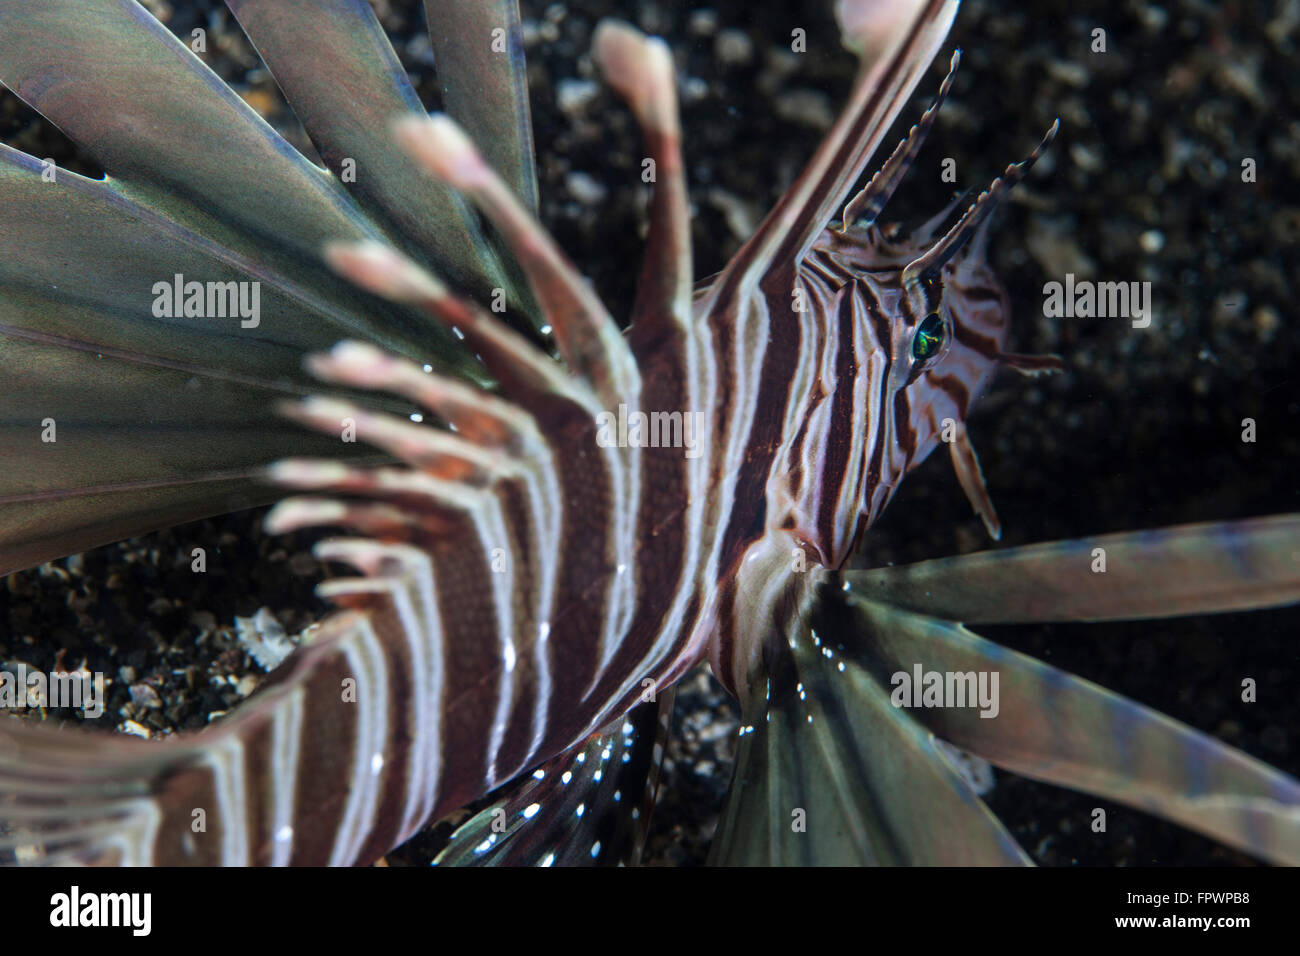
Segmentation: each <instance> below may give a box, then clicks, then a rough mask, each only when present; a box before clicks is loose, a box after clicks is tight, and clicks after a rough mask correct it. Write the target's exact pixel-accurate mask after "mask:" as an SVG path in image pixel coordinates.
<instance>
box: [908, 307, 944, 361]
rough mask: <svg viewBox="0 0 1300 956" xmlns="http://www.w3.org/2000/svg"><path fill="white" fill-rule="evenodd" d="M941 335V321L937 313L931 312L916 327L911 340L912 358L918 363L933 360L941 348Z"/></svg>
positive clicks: (942, 333)
mask: <svg viewBox="0 0 1300 956" xmlns="http://www.w3.org/2000/svg"><path fill="white" fill-rule="evenodd" d="M943 335H944V332H943V319H941V318H939V314H938V313H937V312H931V313H930V314H929V315H927V316H926V317H925V318H924V319H922V320H921V324H920V325H918V326H917V327H916V335H915V336H913V338H912V358H914V359H916V360H917V361H918V362H924V361H925V360H926V359H928V358H933V357H934V356H935V355H937V354H938V352H939V349H941V348H942V347H943Z"/></svg>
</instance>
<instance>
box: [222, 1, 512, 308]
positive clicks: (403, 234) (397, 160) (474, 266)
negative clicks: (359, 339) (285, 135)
mask: <svg viewBox="0 0 1300 956" xmlns="http://www.w3.org/2000/svg"><path fill="white" fill-rule="evenodd" d="M229 6H230V9H231V11H232V12H233V13H234V14H235V16H236V17H237V18H238V19H239V22H240V25H241V26H242V27H243V28H244V32H245V33H247V34H248V37H249V39H250V40H251V41H252V42H253V45H254V46H255V47H256V48H257V52H258V53H259V54H260V55H261V57H262V60H263V61H264V62H265V63H266V65H267V68H268V69H269V70H270V71H271V74H272V76H274V77H275V81H276V83H278V84H279V86H280V89H281V90H283V91H284V95H285V99H286V100H287V101H288V103H289V106H290V107H292V109H293V111H294V114H295V115H296V116H297V117H298V119H299V120H300V121H301V122H302V124H303V127H304V128H305V129H306V130H307V133H308V135H310V136H311V138H312V142H313V143H314V144H315V145H316V148H317V150H318V151H319V153H320V156H321V159H322V160H323V161H324V163H325V165H326V167H327V168H328V169H329V170H330V171H331V172H332V173H334V175H335V176H337V177H339V182H341V183H342V184H343V186H344V187H345V188H346V189H347V190H348V191H349V192H350V193H351V194H352V195H353V196H354V197H355V198H356V199H357V201H358V202H359V203H360V204H361V206H362V207H363V208H364V209H365V210H366V211H367V212H368V213H369V214H370V215H371V216H373V217H374V219H375V220H376V221H377V222H378V223H382V224H383V226H384V227H385V229H386V232H387V235H388V237H389V239H390V240H391V241H395V242H398V243H400V244H401V245H402V246H403V248H404V249H405V250H406V251H407V252H408V253H409V254H412V255H414V256H415V257H416V258H418V259H423V260H424V261H426V262H427V263H429V264H430V265H432V266H434V267H435V268H436V269H437V270H438V272H439V273H440V274H441V275H442V276H444V277H445V278H446V279H447V280H448V281H449V282H451V283H453V284H454V285H456V286H458V287H459V288H461V289H463V290H465V291H466V292H468V293H470V294H473V295H475V296H477V297H480V298H483V299H486V298H488V297H489V296H490V295H491V293H492V290H493V289H494V288H499V287H504V286H506V280H505V277H504V274H503V272H502V269H501V265H500V263H499V262H498V261H497V257H496V252H495V251H494V250H493V249H492V247H491V246H490V245H489V244H488V241H487V239H486V237H485V236H484V235H483V233H482V231H481V230H480V229H479V227H478V223H477V221H476V220H475V219H474V218H473V215H472V213H471V211H470V209H469V207H468V206H467V205H466V204H465V202H464V201H463V200H462V199H461V198H460V197H459V196H457V195H456V194H455V193H454V192H453V191H452V190H450V189H448V188H446V187H445V186H442V185H441V184H439V183H431V182H429V181H428V179H427V177H425V176H424V174H423V173H422V172H421V171H420V170H419V169H417V168H416V166H415V164H414V163H412V162H411V160H410V159H409V158H408V157H406V156H405V155H404V154H403V153H402V152H401V151H400V150H397V149H395V148H394V147H393V143H392V134H391V131H390V127H391V124H392V121H393V120H394V119H395V118H396V117H398V116H401V115H403V114H405V113H417V114H420V115H423V113H424V108H423V106H422V104H421V103H420V99H419V97H418V96H417V95H416V93H415V90H414V88H413V87H412V86H411V83H410V80H409V79H408V78H407V76H406V73H405V71H404V70H403V69H402V66H401V64H400V63H399V62H398V59H397V55H396V54H395V53H394V52H393V48H392V46H391V45H390V44H389V42H388V38H387V36H385V35H384V31H383V29H382V27H380V25H379V22H378V20H377V19H376V17H375V14H374V11H373V10H372V9H371V6H370V4H369V3H367V2H366V0H322V2H317V3H311V4H304V3H299V2H292V0H229ZM458 46H460V47H462V48H468V49H473V44H472V43H471V42H470V38H468V37H462V38H461V41H460V43H459V44H458ZM506 61H507V58H504V57H502V58H498V59H496V60H494V61H492V62H493V63H494V64H497V65H501V66H504V64H505V62H506ZM322 64H329V72H328V76H325V75H323V74H322V72H321V65H322ZM506 72H508V73H509V72H511V71H510V69H509V68H508V67H507V68H506ZM514 145H518V144H514ZM526 145H527V147H528V148H529V149H531V142H530V143H528V144H526ZM530 157H531V153H530ZM511 291H512V292H513V291H514V290H511Z"/></svg>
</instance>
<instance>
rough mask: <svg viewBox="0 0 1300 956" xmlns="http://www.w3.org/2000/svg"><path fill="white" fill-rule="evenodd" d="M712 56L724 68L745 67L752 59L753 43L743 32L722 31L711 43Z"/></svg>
mask: <svg viewBox="0 0 1300 956" xmlns="http://www.w3.org/2000/svg"><path fill="white" fill-rule="evenodd" d="M713 55H714V56H716V57H717V58H718V60H719V61H720V62H721V63H722V64H723V65H724V66H746V65H748V64H749V63H750V62H752V61H753V59H754V41H753V40H751V39H750V38H749V34H748V33H746V32H745V31H744V30H736V29H729V30H723V31H722V32H721V33H719V34H718V36H717V39H716V40H714V41H713Z"/></svg>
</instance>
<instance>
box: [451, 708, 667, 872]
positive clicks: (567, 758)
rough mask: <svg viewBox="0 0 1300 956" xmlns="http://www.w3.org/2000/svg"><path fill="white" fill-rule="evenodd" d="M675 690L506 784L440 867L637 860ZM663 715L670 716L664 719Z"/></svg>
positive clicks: (457, 837) (455, 840) (462, 831)
mask: <svg viewBox="0 0 1300 956" xmlns="http://www.w3.org/2000/svg"><path fill="white" fill-rule="evenodd" d="M673 696H674V695H673V692H672V691H671V690H669V691H668V693H666V694H661V695H659V697H658V700H657V702H655V703H644V704H640V705H638V706H637V707H635V708H633V709H632V710H631V711H630V712H629V713H628V715H627V716H626V717H624V718H623V719H622V720H620V721H618V722H617V723H615V724H613V725H611V726H609V727H607V728H605V729H604V730H603V731H601V732H600V733H597V734H593V735H592V736H591V737H589V738H588V739H587V740H585V741H583V742H582V743H581V744H579V745H578V746H576V747H574V748H573V749H571V750H568V751H565V752H564V753H562V754H560V755H559V756H558V757H555V758H554V759H552V760H549V761H547V762H546V763H545V764H543V765H542V766H541V767H539V768H537V769H536V770H535V771H533V772H532V773H529V774H526V775H524V776H522V777H520V778H518V779H517V780H515V781H513V782H511V783H510V784H507V785H506V787H504V788H503V791H502V792H501V793H500V795H499V797H498V799H496V800H495V801H494V802H493V803H492V804H491V805H490V806H488V807H486V808H485V809H483V810H480V811H479V812H478V813H477V814H475V815H474V816H473V817H471V818H470V819H469V820H467V821H465V822H464V823H462V824H461V825H460V826H459V827H458V828H457V829H456V831H455V832H454V833H453V834H452V836H451V841H450V843H449V844H448V846H447V848H446V849H444V850H443V851H442V852H441V853H439V854H438V857H437V859H435V860H434V864H435V865H436V866H599V865H602V864H605V865H608V864H615V863H624V862H636V861H637V860H638V859H639V858H640V853H641V847H642V845H643V844H644V842H645V835H646V829H647V827H648V826H649V814H650V809H651V806H652V804H653V797H654V789H655V783H656V781H657V779H658V773H659V764H660V762H661V759H662V756H663V738H664V732H665V721H666V719H667V718H668V717H669V716H671V714H672V700H673ZM661 715H663V718H662V719H661Z"/></svg>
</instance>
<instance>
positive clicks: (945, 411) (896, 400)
mask: <svg viewBox="0 0 1300 956" xmlns="http://www.w3.org/2000/svg"><path fill="white" fill-rule="evenodd" d="M959 61H960V53H959V52H958V53H954V55H953V58H952V64H951V68H950V70H949V72H948V75H947V77H946V78H945V80H944V82H943V85H942V86H941V87H940V90H939V94H938V96H936V98H935V100H934V102H933V103H932V104H931V106H930V108H929V109H927V110H926V112H925V114H924V115H923V116H922V117H921V119H920V121H918V123H917V124H916V125H915V126H913V127H912V129H911V131H909V133H908V135H907V137H906V138H905V139H904V140H903V142H901V143H900V144H899V146H898V148H897V149H896V150H895V151H894V153H893V155H891V156H890V158H889V159H888V160H887V161H886V162H885V164H884V165H883V166H882V167H881V169H880V171H879V172H878V173H877V174H876V175H875V176H874V177H873V178H872V179H871V181H870V182H869V183H868V184H867V186H866V187H865V188H864V189H863V190H862V191H861V192H860V193H858V194H857V195H856V196H855V197H854V198H853V199H852V200H851V201H850V202H849V203H848V205H847V206H846V207H845V210H844V217H843V222H842V223H841V224H840V226H839V228H830V229H827V230H826V231H825V232H824V233H823V234H822V235H821V237H820V238H819V239H818V241H817V243H816V244H814V246H813V249H814V250H815V251H820V252H821V253H822V254H823V255H827V256H830V257H833V258H834V259H835V260H837V262H838V263H839V264H840V266H841V267H842V268H844V269H846V270H847V271H849V272H851V273H852V274H854V275H855V276H856V277H858V278H859V280H860V282H859V283H858V284H859V286H865V289H866V290H867V293H869V294H862V293H861V291H860V295H862V298H863V300H864V302H863V304H862V305H861V306H860V308H861V310H862V311H863V312H864V313H865V319H866V322H867V323H868V325H869V326H870V327H871V328H870V334H871V336H872V338H873V340H874V343H875V346H876V348H877V350H878V357H879V360H880V361H882V368H881V369H880V370H879V373H878V374H877V375H873V376H872V380H873V381H878V382H879V388H878V390H875V389H873V392H874V393H873V394H870V395H868V397H867V400H868V402H870V403H871V405H872V406H873V408H874V409H878V410H877V411H874V412H873V415H874V416H875V418H876V428H877V429H878V432H877V435H876V439H875V440H874V441H871V442H868V443H867V451H866V453H867V454H868V455H870V456H871V457H870V460H869V461H868V462H866V474H867V482H866V486H865V491H866V493H865V497H864V500H863V502H862V509H861V512H860V515H859V522H858V534H859V535H860V534H861V533H862V532H863V531H865V530H866V528H868V527H870V526H871V524H872V523H874V522H875V520H876V519H877V518H878V517H879V516H880V514H881V513H882V512H883V511H884V508H885V506H886V505H887V504H888V502H889V500H890V498H891V497H892V496H893V493H894V491H895V490H896V489H897V488H898V485H899V483H900V482H901V481H902V479H903V477H904V476H905V475H907V474H908V472H910V471H911V470H912V469H913V468H915V467H916V466H918V465H919V464H920V463H921V462H922V461H924V460H925V458H926V456H928V455H929V454H930V452H932V451H933V450H934V449H935V448H936V447H937V446H938V445H939V444H940V443H941V442H942V443H944V444H947V445H948V446H949V450H950V454H951V457H952V461H953V465H954V468H955V469H956V471H957V476H958V479H959V480H960V482H961V485H962V488H963V490H964V491H965V492H966V495H967V497H968V498H969V499H970V501H971V504H972V506H973V507H974V508H975V511H976V512H977V513H978V514H979V515H980V517H981V518H982V519H983V521H984V524H985V526H986V527H987V529H988V531H989V533H990V534H991V535H992V536H993V537H994V538H997V537H999V536H1000V534H1001V527H1000V524H999V522H998V519H997V514H996V512H995V510H994V508H993V504H992V501H991V500H990V498H989V495H988V493H987V490H986V489H985V487H984V479H983V476H982V474H981V472H980V467H979V460H978V458H977V457H976V455H975V451H974V448H973V446H972V445H971V443H970V440H969V438H968V437H967V433H966V426H965V422H966V418H967V415H968V414H969V411H970V408H971V405H972V403H973V402H974V400H975V399H976V398H977V397H978V396H979V395H980V393H981V392H982V391H983V390H984V388H985V386H986V385H987V384H988V382H989V380H990V379H991V378H992V377H993V374H994V373H995V372H996V371H997V369H998V367H999V366H1001V365H1007V366H1010V367H1012V368H1015V369H1017V370H1018V371H1020V372H1022V373H1025V374H1031V375H1032V374H1040V373H1045V372H1053V371H1059V370H1060V368H1061V367H1062V365H1061V361H1060V359H1059V358H1057V357H1055V356H1029V355H1020V354H1015V353H1011V352H1008V351H1007V350H1006V342H1007V332H1008V318H1009V308H1008V300H1007V294H1006V290H1005V289H1004V288H1003V286H1002V283H1001V282H1000V281H999V280H998V278H997V276H996V274H995V273H994V271H993V269H992V268H991V267H990V265H989V264H988V261H987V258H986V249H987V241H988V233H989V225H990V223H991V219H990V218H989V217H990V214H991V213H992V211H993V209H994V208H995V207H996V205H997V203H998V202H999V201H1000V199H1001V198H1002V196H1004V195H1005V194H1006V193H1007V192H1008V191H1009V190H1010V189H1011V188H1012V187H1014V186H1015V185H1016V184H1017V183H1018V182H1019V181H1020V180H1021V179H1022V178H1023V177H1024V175H1025V174H1026V173H1027V172H1028V171H1029V169H1030V167H1032V166H1033V164H1034V162H1035V161H1037V159H1038V157H1039V156H1041V155H1042V153H1043V152H1044V150H1046V148H1047V147H1048V146H1049V145H1050V144H1051V142H1052V140H1053V138H1054V137H1055V135H1056V131H1057V129H1058V126H1059V121H1058V122H1056V123H1053V124H1052V126H1051V128H1050V129H1049V130H1048V131H1047V134H1046V135H1045V136H1044V138H1043V140H1042V142H1040V143H1039V145H1038V146H1037V147H1036V148H1035V149H1034V150H1033V152H1031V153H1030V154H1029V155H1028V156H1027V157H1026V158H1025V159H1024V160H1022V161H1021V162H1019V163H1013V164H1012V165H1010V166H1008V167H1007V168H1006V170H1005V171H1004V172H1003V174H1002V175H1001V176H999V177H998V178H997V179H995V180H993V182H992V183H991V184H990V185H989V187H988V188H987V189H986V190H985V191H984V192H983V193H981V194H980V195H979V197H978V198H977V199H976V200H975V201H974V202H973V203H971V204H970V205H969V207H968V208H967V209H966V211H965V212H964V214H963V215H962V216H961V218H960V219H958V221H957V222H956V223H955V224H954V225H953V226H952V227H951V228H949V229H948V230H947V231H946V232H944V233H943V234H942V235H940V236H938V238H935V233H936V232H937V231H938V228H939V227H940V226H941V225H942V224H943V223H944V222H945V221H946V220H947V219H948V218H949V216H950V214H951V213H952V212H953V211H954V209H955V208H957V206H958V204H959V203H960V202H961V199H962V198H963V197H958V198H957V199H955V200H953V202H952V203H950V204H949V205H948V206H947V207H946V208H945V209H944V210H943V211H942V212H940V213H939V214H938V215H937V216H935V217H934V218H933V219H931V220H929V221H927V222H925V223H924V224H922V225H921V226H920V227H919V228H917V229H916V230H915V231H914V232H912V233H910V234H907V233H904V231H903V229H902V227H901V226H900V225H899V224H897V223H889V224H885V225H880V224H878V222H877V217H878V216H879V214H880V212H881V210H882V209H883V208H884V206H885V204H886V202H887V201H888V200H889V198H890V196H891V195H892V194H893V192H894V190H895V189H896V187H897V186H898V183H899V182H900V181H901V180H902V178H903V176H904V175H905V174H906V172H907V170H908V168H909V167H910V166H911V164H912V161H913V159H914V158H915V156H916V153H917V152H918V151H919V149H920V146H921V143H922V141H923V140H924V138H925V134H926V133H927V132H928V131H929V128H930V126H931V125H932V124H933V122H934V117H935V115H936V114H937V112H938V109H939V107H940V106H941V105H942V104H943V101H944V98H945V97H946V95H947V93H948V89H949V86H950V85H951V82H952V78H953V73H954V72H955V70H956V68H957V64H958V62H959Z"/></svg>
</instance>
